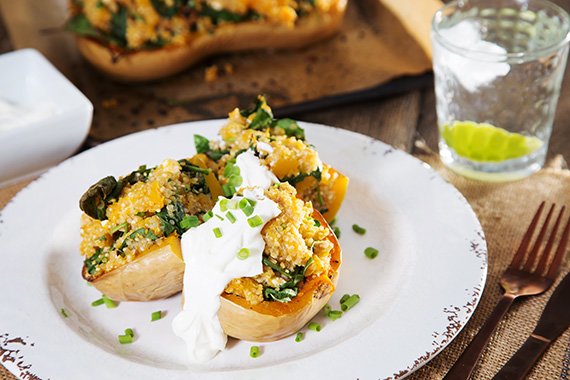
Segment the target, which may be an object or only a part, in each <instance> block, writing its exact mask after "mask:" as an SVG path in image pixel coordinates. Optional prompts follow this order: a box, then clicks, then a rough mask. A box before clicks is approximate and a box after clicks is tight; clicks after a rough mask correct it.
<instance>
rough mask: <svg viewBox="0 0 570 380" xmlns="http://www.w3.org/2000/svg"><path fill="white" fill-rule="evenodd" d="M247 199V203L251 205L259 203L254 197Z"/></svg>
mask: <svg viewBox="0 0 570 380" xmlns="http://www.w3.org/2000/svg"><path fill="white" fill-rule="evenodd" d="M245 199H247V203H249V204H250V205H251V207H255V205H256V204H257V202H256V201H254V200H253V199H249V198H245Z"/></svg>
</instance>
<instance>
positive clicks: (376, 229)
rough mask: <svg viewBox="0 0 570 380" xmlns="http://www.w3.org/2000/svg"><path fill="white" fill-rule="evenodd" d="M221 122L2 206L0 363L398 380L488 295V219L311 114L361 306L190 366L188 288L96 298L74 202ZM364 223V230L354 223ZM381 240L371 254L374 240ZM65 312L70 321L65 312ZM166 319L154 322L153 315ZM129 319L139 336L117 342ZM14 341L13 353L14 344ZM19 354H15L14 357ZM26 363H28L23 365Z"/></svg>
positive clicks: (90, 158)
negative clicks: (301, 333) (336, 182)
mask: <svg viewBox="0 0 570 380" xmlns="http://www.w3.org/2000/svg"><path fill="white" fill-rule="evenodd" d="M222 124H223V121H221V120H217V121H204V122H196V123H186V124H180V125H174V126H170V127H164V128H160V129H156V130H150V131H146V132H142V133H137V134H133V135H130V136H127V137H124V138H121V139H118V140H114V141H112V142H109V143H107V144H103V145H101V146H99V147H97V148H94V149H91V150H89V151H87V152H84V153H82V154H80V155H78V156H75V157H73V158H71V159H68V160H67V161H65V162H64V163H62V164H61V165H59V166H57V167H56V168H54V169H51V170H50V171H49V172H47V173H46V174H44V175H43V176H42V177H40V178H39V179H38V180H37V181H35V182H34V183H32V184H31V185H30V186H28V187H27V188H26V189H24V190H23V191H22V192H20V193H19V194H18V195H17V196H16V197H15V198H14V200H13V201H12V202H11V203H10V204H9V205H8V206H7V207H6V208H5V209H4V210H3V212H2V214H1V215H0V262H1V264H0V304H1V305H2V307H0V362H1V363H2V364H4V365H5V366H7V367H8V368H9V369H10V370H11V371H12V372H13V373H15V374H16V375H18V376H20V377H22V378H24V377H26V376H27V375H28V374H30V373H33V374H35V375H37V376H38V377H39V378H42V379H48V378H50V379H66V378H78V376H79V377H80V378H82V379H88V378H92V379H116V378H136V379H161V378H163V379H198V378H199V379H221V378H228V377H230V376H231V378H232V379H252V378H272V379H291V378H329V379H337V378H343V379H348V378H359V379H384V378H388V379H399V378H403V377H405V376H406V375H408V374H409V373H411V372H413V371H414V370H415V369H417V368H419V367H420V366H422V365H423V364H425V363H426V362H427V361H429V360H430V359H431V358H433V357H434V356H435V355H437V353H438V352H439V351H440V350H441V349H442V348H444V347H445V346H446V345H447V344H448V343H449V342H450V341H451V340H452V339H453V338H454V337H455V336H456V335H457V333H458V332H459V331H460V330H461V328H462V327H463V326H464V325H465V323H466V322H467V320H468V319H469V317H470V316H471V314H472V313H473V311H474V309H475V307H476V306H477V303H478V301H479V298H480V295H481V292H482V290H483V287H484V283H485V277H486V272H487V269H486V268H487V254H486V245H485V240H484V237H483V232H482V230H481V226H480V225H479V222H478V221H477V218H476V217H475V214H474V213H473V211H472V210H471V208H470V206H469V205H468V203H467V202H466V201H465V199H464V198H463V197H462V196H461V194H460V193H459V192H458V191H457V190H456V189H455V188H454V187H452V186H451V185H449V184H448V183H446V182H445V181H444V180H443V179H442V178H441V177H440V176H439V175H437V174H436V173H435V172H434V171H433V170H432V169H431V168H430V167H429V166H428V165H426V164H423V163H421V162H420V161H418V160H416V159H415V158H413V157H411V156H409V155H407V154H406V153H403V152H401V151H398V150H396V149H393V148H392V147H390V146H388V145H386V144H384V143H381V142H379V141H377V140H374V139H371V138H369V137H366V136H363V135H359V134H356V133H352V132H348V131H344V130H341V129H335V128H331V127H325V126H320V125H315V124H308V123H303V124H302V126H303V127H304V128H305V130H306V133H307V139H308V141H310V142H312V143H313V144H315V145H316V147H317V149H318V151H319V153H320V155H321V158H322V159H323V161H325V162H327V163H329V164H331V165H332V166H334V167H335V168H337V169H338V170H340V171H342V172H343V173H345V174H346V175H348V176H349V177H350V186H349V190H348V194H347V197H346V200H345V202H344V204H343V206H342V209H341V211H340V214H339V216H338V220H339V225H340V228H341V231H342V234H341V238H340V242H341V245H342V248H343V264H342V267H341V274H340V280H339V284H338V289H337V291H336V293H335V295H334V297H333V299H332V300H331V305H332V306H333V307H335V308H339V305H338V300H339V298H340V297H341V296H342V295H343V294H345V293H350V294H353V293H358V294H359V295H360V296H361V302H360V303H359V304H358V305H357V306H356V307H355V308H353V309H352V310H350V311H349V312H348V313H346V314H345V315H344V316H343V317H342V318H341V319H339V320H336V321H334V322H333V321H330V320H328V319H326V318H324V317H322V316H320V317H318V318H317V319H318V321H319V322H320V323H321V324H322V326H323V329H322V331H321V332H319V333H317V332H313V331H306V334H305V340H304V341H303V342H301V343H296V342H295V341H294V339H293V338H294V337H289V338H286V339H283V340H281V341H278V342H273V343H264V344H261V347H262V348H261V350H262V355H261V356H260V357H258V358H256V359H252V358H250V357H249V348H250V346H251V345H252V343H250V342H244V341H235V340H233V341H230V342H229V344H228V349H227V350H226V351H224V352H222V353H221V354H219V355H218V356H217V357H216V358H215V359H214V360H212V361H211V362H210V363H208V364H207V365H205V366H203V367H199V368H197V367H194V368H189V367H188V366H187V364H186V361H185V352H186V351H185V347H184V344H183V342H182V341H181V340H179V339H178V338H176V337H175V336H174V334H173V333H172V331H171V327H170V324H171V321H172V318H173V317H174V316H175V315H176V313H177V312H178V310H179V305H180V296H176V297H173V298H170V299H168V300H163V301H157V302H150V303H126V302H125V303H122V304H120V306H119V307H118V308H116V309H106V308H105V307H104V306H101V307H98V308H94V307H92V306H90V304H91V302H92V301H93V300H95V299H97V298H99V297H100V294H99V293H98V292H97V291H96V290H95V289H94V288H92V287H89V286H87V285H86V284H85V282H84V281H83V280H82V278H81V275H80V269H81V265H82V260H81V257H80V255H79V252H78V245H79V241H80V238H79V216H80V211H79V208H78V199H79V197H80V196H81V194H82V193H83V192H84V191H85V189H87V187H88V186H89V185H91V184H92V183H94V182H96V181H97V180H99V179H100V178H102V177H104V176H106V175H115V176H119V175H123V174H126V173H128V172H130V171H132V170H133V169H134V168H136V167H138V165H140V164H143V163H144V164H147V165H155V164H158V163H159V162H161V161H162V160H163V159H165V158H169V157H170V158H183V157H188V156H190V155H192V154H193V152H194V146H193V139H192V137H193V134H194V133H199V134H202V135H204V136H207V137H210V138H213V137H214V136H215V135H216V133H217V130H218V128H219V127H220V126H221V125H222ZM353 223H357V224H359V225H361V226H363V227H365V228H366V229H367V232H366V234H365V235H364V236H360V235H357V234H356V233H354V232H353V231H352V229H351V226H352V224H353ZM368 246H372V247H376V248H378V249H379V250H380V254H379V256H378V257H377V258H376V259H374V260H370V259H368V258H366V257H365V256H364V254H363V250H364V249H365V248H366V247H368ZM61 308H65V310H66V311H67V312H68V314H69V317H68V318H63V317H62V316H61V315H60V310H61ZM156 310H166V311H167V315H166V317H165V318H164V319H162V320H160V321H156V322H152V323H151V322H150V316H151V313H152V312H153V311H156ZM127 327H131V328H133V329H134V330H135V333H136V336H137V339H136V341H135V342H134V343H133V344H131V345H124V346H123V345H120V344H119V343H118V342H117V335H119V334H122V333H123V331H124V329H125V328H127ZM16 350H17V351H16ZM12 358H13V359H14V360H13V361H12V360H11V359H12ZM28 366H29V367H28Z"/></svg>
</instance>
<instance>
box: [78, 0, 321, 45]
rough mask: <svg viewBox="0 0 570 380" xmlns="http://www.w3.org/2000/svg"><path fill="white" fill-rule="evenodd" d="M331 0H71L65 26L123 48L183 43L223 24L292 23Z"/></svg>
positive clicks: (79, 33) (289, 25) (210, 32)
mask: <svg viewBox="0 0 570 380" xmlns="http://www.w3.org/2000/svg"><path fill="white" fill-rule="evenodd" d="M330 3H331V1H330V0H295V1H293V0H255V1H254V0H72V1H71V4H70V13H71V17H70V19H69V20H68V22H67V29H68V30H70V31H72V32H74V33H76V34H78V35H81V36H84V37H89V38H93V39H96V40H98V41H100V42H102V43H105V44H107V45H109V46H110V47H114V48H117V49H121V50H127V51H128V50H141V49H155V48H161V47H164V46H167V45H172V46H176V45H184V44H186V43H188V42H189V41H191V40H192V39H193V38H195V37H196V36H199V35H204V34H212V33H215V31H216V29H217V28H218V27H219V26H220V25H223V24H228V23H232V24H235V23H243V22H263V23H270V24H273V25H283V26H286V27H291V28H292V27H294V26H295V23H296V22H297V20H298V19H299V18H302V17H305V16H306V15H308V14H310V13H311V12H314V11H320V12H326V11H327V10H328V9H329V8H330V7H331V4H330Z"/></svg>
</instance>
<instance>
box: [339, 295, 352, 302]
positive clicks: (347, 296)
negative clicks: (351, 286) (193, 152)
mask: <svg viewBox="0 0 570 380" xmlns="http://www.w3.org/2000/svg"><path fill="white" fill-rule="evenodd" d="M349 298H350V294H345V295H344V296H342V297H341V298H340V301H339V303H343V302H344V301H346V300H347V299H349Z"/></svg>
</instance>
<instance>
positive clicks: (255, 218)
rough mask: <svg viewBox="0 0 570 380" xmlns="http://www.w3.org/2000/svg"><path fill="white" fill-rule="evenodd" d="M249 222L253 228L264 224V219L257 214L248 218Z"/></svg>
mask: <svg viewBox="0 0 570 380" xmlns="http://www.w3.org/2000/svg"><path fill="white" fill-rule="evenodd" d="M247 224H249V226H250V227H252V228H254V227H259V226H261V225H262V224H263V220H262V219H261V217H260V216H259V215H255V216H252V217H251V218H249V219H248V220H247Z"/></svg>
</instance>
